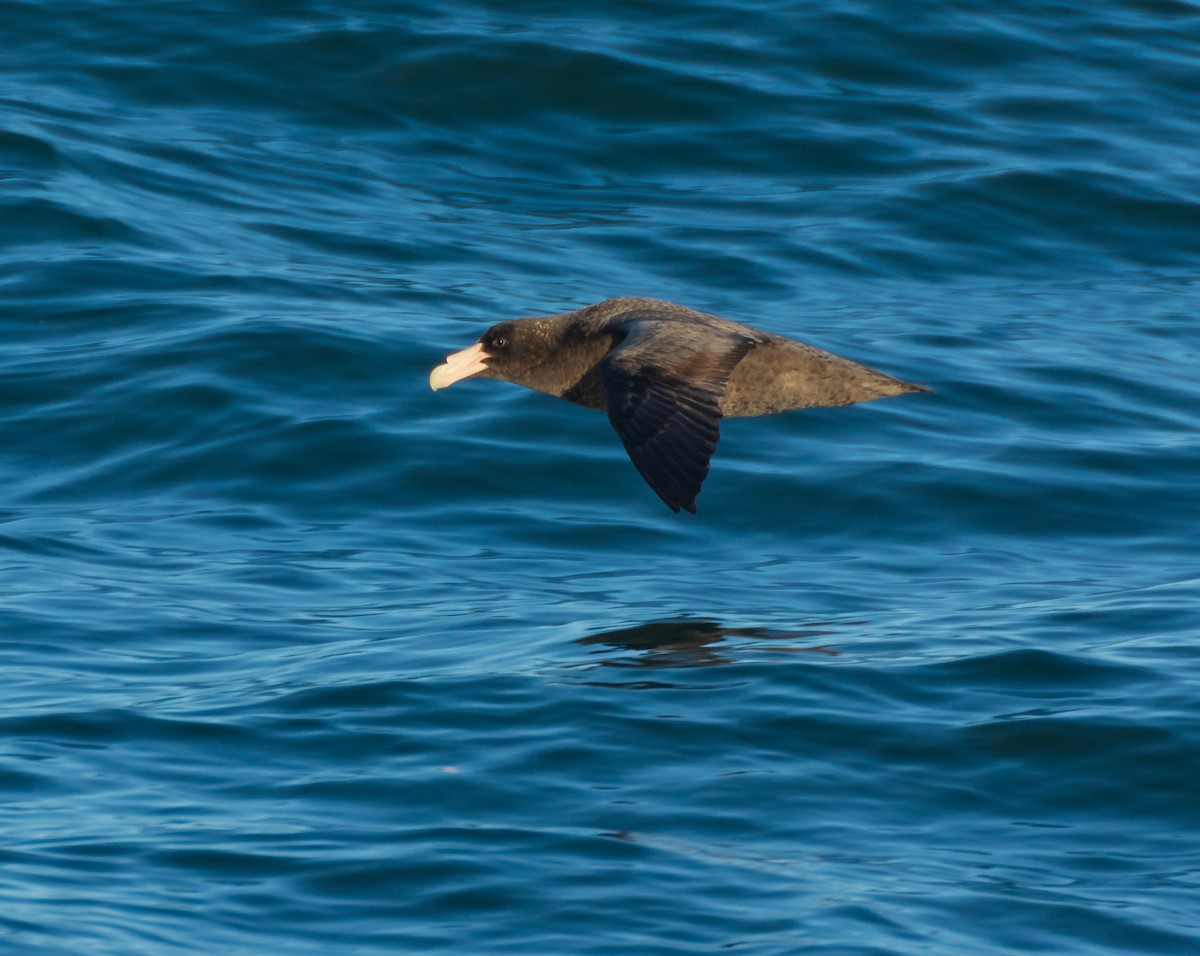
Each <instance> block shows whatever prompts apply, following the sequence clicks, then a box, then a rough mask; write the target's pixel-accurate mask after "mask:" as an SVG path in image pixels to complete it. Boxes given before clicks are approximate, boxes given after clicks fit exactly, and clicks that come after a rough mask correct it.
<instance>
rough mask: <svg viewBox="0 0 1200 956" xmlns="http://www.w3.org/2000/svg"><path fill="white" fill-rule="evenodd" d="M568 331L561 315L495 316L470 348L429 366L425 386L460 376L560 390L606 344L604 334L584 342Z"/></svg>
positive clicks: (554, 392) (582, 371) (443, 383)
mask: <svg viewBox="0 0 1200 956" xmlns="http://www.w3.org/2000/svg"><path fill="white" fill-rule="evenodd" d="M572 331H573V330H572V329H571V327H570V326H569V325H568V324H567V322H566V321H564V317H563V316H551V317H549V318H544V319H512V320H510V321H507V322H497V323H496V324H495V325H493V326H492V327H491V328H490V329H488V330H487V331H486V332H484V333H483V335H481V336H480V337H479V341H478V342H476V343H475V344H474V345H472V346H471V347H470V348H465V349H463V350H462V351H461V352H455V353H454V354H453V355H451V356H448V357H447V359H446V361H445V362H443V363H442V364H441V365H439V366H438V367H437V368H435V369H434V370H433V371H432V372H430V373H429V387H430V388H432V389H434V391H436V390H438V389H440V388H446V387H447V386H449V385H453V384H454V383H455V382H460V381H462V380H463V379H464V378H498V379H500V380H502V381H505V382H514V383H516V384H517V385H524V386H525V387H526V388H532V389H534V390H536V391H539V392H548V393H549V394H551V395H562V394H563V392H565V391H567V390H568V389H569V388H571V386H573V385H574V384H575V383H576V382H578V381H579V379H580V378H582V377H583V376H584V375H585V374H586V373H587V372H588V371H589V370H590V369H591V368H592V367H593V366H594V365H595V364H596V362H597V361H598V360H599V358H600V357H601V356H602V355H603V354H604V352H606V351H607V350H608V348H610V347H611V340H610V339H609V340H606V341H605V342H604V343H587V342H585V341H582V340H579V339H578V338H577V336H575V335H574V334H572ZM597 346H599V348H597Z"/></svg>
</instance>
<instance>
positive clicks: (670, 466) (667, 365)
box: [597, 313, 755, 514]
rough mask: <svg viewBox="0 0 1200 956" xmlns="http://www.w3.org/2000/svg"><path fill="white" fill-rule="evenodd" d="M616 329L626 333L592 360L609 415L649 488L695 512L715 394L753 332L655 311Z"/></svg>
mask: <svg viewBox="0 0 1200 956" xmlns="http://www.w3.org/2000/svg"><path fill="white" fill-rule="evenodd" d="M654 319H658V321H654ZM619 329H620V330H621V331H627V333H628V334H627V336H626V338H625V340H624V341H623V342H622V343H621V344H620V345H618V346H617V347H616V348H615V349H613V351H612V352H610V353H609V354H608V355H607V356H606V357H605V358H604V359H603V360H602V361H601V362H600V364H599V365H598V367H597V368H598V371H599V372H600V377H601V380H602V381H603V382H604V387H605V390H606V391H607V392H608V420H609V421H610V422H612V426H613V428H615V429H616V431H617V434H618V435H620V436H621V442H622V444H624V445H625V450H626V451H627V452H628V453H629V458H630V460H631V461H632V462H633V464H634V467H635V468H637V470H638V472H640V473H641V476H642V477H643V478H644V479H646V484H648V485H649V486H650V487H651V488H652V489H653V490H654V493H655V494H656V495H658V497H660V498H661V499H662V500H663V502H664V503H665V504H666V505H667V507H668V508H670V509H671V510H672V511H678V510H679V509H680V508H686V509H687V510H688V511H690V512H691V513H692V514H695V513H696V495H698V494H699V493H700V486H701V485H702V484H703V483H704V479H705V478H706V477H707V475H708V465H709V460H710V459H711V458H712V454H713V451H714V450H715V449H716V447H717V440H718V439H719V438H720V420H721V409H720V402H721V396H722V395H724V394H725V385H726V383H727V382H728V381H729V376H730V373H732V372H733V369H734V367H735V366H736V365H737V364H738V362H740V361H741V360H742V358H743V356H745V354H746V353H747V352H748V351H749V350H750V349H751V348H752V347H753V346H754V345H755V339H754V338H753V337H752V335H753V333H752V332H751V330H749V329H747V330H746V332H747V333H750V334H742V333H740V332H734V331H729V330H727V329H724V328H719V329H714V328H712V327H710V326H706V325H702V324H694V323H692V322H690V321H687V320H664V319H661V318H660V317H659V316H658V315H657V314H655V313H645V314H644V315H643V314H641V313H636V314H634V315H632V316H630V317H628V318H625V319H623V321H622V322H621V323H620V326H619Z"/></svg>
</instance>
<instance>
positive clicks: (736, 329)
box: [429, 298, 929, 514]
mask: <svg viewBox="0 0 1200 956" xmlns="http://www.w3.org/2000/svg"><path fill="white" fill-rule="evenodd" d="M470 377H478V378H498V379H502V380H503V381H506V382H515V383H516V384H518V385H524V386H525V387H526V388H532V389H535V390H537V391H539V392H546V393H547V394H549V395H554V396H557V397H558V398H565V399H566V400H567V401H569V402H574V403H575V404H576V405H582V406H584V407H585V408H596V409H603V410H605V411H607V412H608V420H609V421H610V422H612V426H613V428H615V429H616V431H617V434H618V435H619V436H620V437H621V441H622V443H623V444H624V445H625V450H626V451H627V452H628V453H629V457H630V459H631V460H632V461H633V464H634V467H636V468H637V470H638V471H639V472H640V473H641V476H642V477H643V478H644V479H646V484H648V485H649V486H650V487H651V488H652V489H653V490H654V493H655V494H657V495H658V496H659V497H660V498H661V499H662V500H663V501H664V502H665V503H666V505H667V507H669V508H670V509H671V510H672V511H678V510H679V509H680V508H685V509H687V510H688V511H690V512H691V513H692V514H695V513H696V495H697V494H699V493H700V486H701V485H702V484H703V483H704V479H705V477H706V476H707V475H708V466H709V460H710V459H711V458H712V454H713V451H714V449H715V448H716V446H717V440H718V438H719V437H720V435H719V426H720V420H721V419H722V418H738V417H742V416H748V415H770V414H772V413H774V412H783V411H788V410H789V409H793V408H810V407H813V406H829V405H851V404H853V403H855V402H868V401H871V400H872V399H875V398H885V397H887V396H889V395H899V394H902V393H903V392H927V391H929V389H927V388H925V387H924V386H923V385H911V384H909V383H908V382H902V381H900V380H899V379H897V378H892V377H891V376H890V375H884V374H883V373H882V372H877V371H875V370H874V369H871V368H867V367H866V366H865V365H859V364H858V363H857V362H851V361H850V360H849V359H844V358H840V357H839V356H837V355H833V354H832V353H830V352H824V351H822V350H821V349H817V348H813V347H812V346H811V345H804V344H803V343H801V342H796V341H793V340H792V339H785V338H783V337H782V336H779V335H772V334H771V333H770V332H761V331H759V330H758V329H752V328H750V326H748V325H742V324H740V323H738V322H731V321H729V320H728V319H721V318H718V317H717V316H715V315H708V314H707V313H705V312H697V311H696V310H694V309H689V308H686V307H685V306H682V305H675V304H674V303H672V302H662V301H659V300H658V299H636V298H620V299H608V300H606V301H604V302H599V303H597V304H596V305H589V306H587V307H586V308H583V309H578V310H577V311H575V312H566V313H563V314H562V315H552V316H548V317H546V318H537V319H513V320H510V321H507V322H499V323H497V324H496V325H493V326H492V327H491V328H490V329H488V330H487V331H486V332H484V333H483V335H482V336H480V338H479V341H478V342H477V343H476V344H475V345H473V346H471V347H470V348H466V349H463V350H462V351H461V352H456V353H455V354H454V355H451V356H450V357H449V358H448V359H447V360H446V362H445V363H444V364H442V365H439V366H438V367H437V368H435V369H434V370H433V371H432V372H431V373H430V376H429V384H430V386H431V387H433V388H434V389H438V388H445V387H446V386H447V385H453V384H454V383H455V382H457V381H460V380H461V379H464V378H470Z"/></svg>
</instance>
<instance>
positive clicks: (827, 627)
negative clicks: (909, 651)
mask: <svg viewBox="0 0 1200 956" xmlns="http://www.w3.org/2000/svg"><path fill="white" fill-rule="evenodd" d="M855 623H860V622H855ZM835 633H836V631H835V629H834V627H833V625H831V624H829V623H827V622H822V621H815V622H813V623H811V624H806V625H804V626H803V627H802V628H800V629H798V630H792V631H781V630H776V629H773V628H766V627H725V626H724V625H722V624H720V623H719V622H717V621H706V620H667V621H651V622H649V623H647V624H639V625H638V626H637V627H625V628H619V629H617V630H613V631H603V632H601V633H599V634H591V635H589V636H587V637H581V638H579V639H578V640H577V641H576V642H575V643H576V644H579V645H581V646H584V647H587V648H589V652H588V654H589V657H593V658H595V657H600V658H602V659H601V660H598V661H596V660H593V661H591V662H590V663H592V664H599V665H600V666H602V667H626V668H639V667H650V668H664V667H712V666H714V665H718V664H733V663H737V662H738V660H739V659H740V657H741V655H742V654H743V653H744V652H745V651H747V650H758V651H767V652H770V653H776V654H798V653H813V654H825V655H828V656H830V657H833V656H836V655H837V653H838V652H837V651H835V650H832V649H831V648H830V647H829V646H828V642H827V641H823V640H822V639H827V638H829V637H830V636H831V635H834V634H835ZM798 642H803V646H795V645H796V644H797V643H798ZM810 642H811V643H810ZM614 651H615V652H617V653H613V652H614Z"/></svg>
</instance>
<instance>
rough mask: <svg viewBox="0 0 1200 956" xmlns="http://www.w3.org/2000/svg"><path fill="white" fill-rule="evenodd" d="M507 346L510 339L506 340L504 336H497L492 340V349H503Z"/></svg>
mask: <svg viewBox="0 0 1200 956" xmlns="http://www.w3.org/2000/svg"><path fill="white" fill-rule="evenodd" d="M506 345H508V339H506V338H505V337H504V336H503V335H497V336H496V337H495V338H494V339H492V348H494V349H502V348H504V347H505V346H506Z"/></svg>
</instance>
